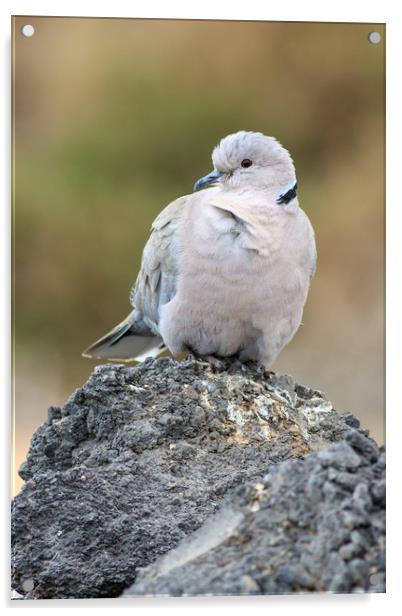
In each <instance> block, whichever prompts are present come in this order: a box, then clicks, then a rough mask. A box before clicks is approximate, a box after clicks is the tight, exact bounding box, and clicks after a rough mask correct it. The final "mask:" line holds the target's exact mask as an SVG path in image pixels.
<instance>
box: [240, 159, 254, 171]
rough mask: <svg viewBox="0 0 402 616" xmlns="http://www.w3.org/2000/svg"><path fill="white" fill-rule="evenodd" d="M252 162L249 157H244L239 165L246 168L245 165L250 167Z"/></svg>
mask: <svg viewBox="0 0 402 616" xmlns="http://www.w3.org/2000/svg"><path fill="white" fill-rule="evenodd" d="M252 164H253V161H252V160H250V159H249V158H245V159H244V160H242V161H241V166H242V167H244V168H245V169H247V167H251V165H252Z"/></svg>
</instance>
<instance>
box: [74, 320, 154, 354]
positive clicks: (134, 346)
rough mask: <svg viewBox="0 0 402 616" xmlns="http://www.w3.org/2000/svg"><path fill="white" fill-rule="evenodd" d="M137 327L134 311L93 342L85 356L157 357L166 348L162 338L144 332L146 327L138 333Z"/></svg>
mask: <svg viewBox="0 0 402 616" xmlns="http://www.w3.org/2000/svg"><path fill="white" fill-rule="evenodd" d="M135 329H136V327H135V319H134V313H131V314H130V315H129V316H128V317H127V318H126V319H124V321H122V322H121V323H119V325H117V326H116V327H114V328H113V329H112V330H111V331H110V332H108V333H107V334H106V335H105V336H102V338H99V340H97V341H96V342H94V343H93V344H91V346H90V347H88V348H87V349H86V350H85V351H84V352H83V353H82V355H83V357H90V358H96V359H117V360H123V361H127V360H130V359H137V361H142V360H143V359H145V357H148V356H151V357H156V356H157V355H159V353H161V352H162V351H163V350H164V349H165V345H164V343H163V341H162V338H160V337H159V336H154V335H153V334H152V333H151V332H149V334H148V333H146V331H145V332H144V327H141V333H138V334H136V333H135Z"/></svg>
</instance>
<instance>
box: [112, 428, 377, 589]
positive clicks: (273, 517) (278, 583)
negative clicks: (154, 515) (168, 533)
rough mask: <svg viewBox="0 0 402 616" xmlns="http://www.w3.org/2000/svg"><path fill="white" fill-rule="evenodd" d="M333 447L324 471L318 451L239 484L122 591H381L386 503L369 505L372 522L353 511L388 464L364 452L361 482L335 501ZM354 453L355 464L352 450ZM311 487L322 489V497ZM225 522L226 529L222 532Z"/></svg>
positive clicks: (338, 450)
mask: <svg viewBox="0 0 402 616" xmlns="http://www.w3.org/2000/svg"><path fill="white" fill-rule="evenodd" d="M365 438H367V436H366V437H365ZM356 442H357V440H356ZM359 443H360V441H359ZM360 444H361V443H360ZM348 447H349V446H348ZM330 449H331V455H330V456H328V457H326V458H325V465H324V467H323V465H322V453H311V454H309V455H307V456H306V457H305V458H304V460H302V461H301V460H293V461H286V462H283V463H281V464H277V465H272V466H271V468H270V471H269V473H268V474H267V475H266V476H265V477H264V478H263V479H262V480H260V481H259V482H257V483H255V482H248V483H247V484H245V485H243V486H241V487H239V488H237V489H236V490H235V491H233V492H232V493H231V494H229V495H228V496H227V497H226V499H225V501H224V503H223V505H222V506H221V508H220V510H219V512H217V513H216V514H215V515H213V516H210V518H209V520H208V525H204V526H202V527H201V528H200V529H198V530H197V531H196V532H195V533H194V534H193V535H192V536H190V537H188V538H186V539H184V540H183V541H182V542H181V543H180V544H179V546H178V547H177V548H176V549H175V550H173V551H171V552H170V553H169V554H168V555H167V556H166V557H163V558H161V559H159V560H158V561H157V562H156V563H154V564H151V565H149V566H148V567H147V568H145V569H142V570H141V571H139V573H138V576H137V579H136V581H135V583H134V584H133V586H132V587H131V588H130V589H128V590H126V591H125V593H124V595H125V596H139V595H174V596H177V595H203V594H207V593H214V594H225V595H233V594H241V592H242V591H241V589H242V588H244V586H243V585H242V584H243V582H242V580H245V579H252V580H253V582H254V584H255V585H256V586H258V588H259V590H256V588H255V587H253V589H252V590H251V586H250V591H249V592H250V593H251V592H252V593H253V594H278V593H291V592H296V593H297V592H311V591H328V592H334V593H349V592H385V558H384V541H385V536H384V530H383V528H379V527H380V526H381V524H380V525H379V524H376V522H378V521H379V520H381V521H383V520H384V519H385V512H384V507H383V504H380V503H372V504H371V510H370V518H369V519H366V518H362V517H361V516H360V515H359V514H358V513H357V514H355V513H353V511H354V508H355V506H356V498H357V499H358V501H359V503H360V500H361V499H363V502H364V503H365V504H366V497H367V495H368V494H369V486H370V484H371V482H372V480H373V478H374V477H378V475H379V473H382V472H383V468H380V466H381V465H378V464H376V462H375V460H376V459H377V456H376V457H374V456H373V455H372V453H373V449H372V448H371V447H367V448H360V447H359V448H358V450H357V451H355V454H356V456H357V457H358V458H359V464H354V466H355V467H356V469H359V473H360V474H359V483H358V485H357V487H356V488H354V487H353V485H349V483H348V482H346V484H344V486H345V487H344V489H343V490H342V491H337V492H336V497H334V493H328V491H326V489H325V488H326V486H327V483H328V482H327V481H326V478H327V477H328V476H331V477H332V479H333V480H336V473H337V472H341V473H342V472H343V471H339V470H338V468H339V456H341V454H342V453H343V452H345V446H344V443H343V442H341V443H338V444H335V445H333V446H331V448H330ZM378 453H379V451H378V449H377V454H378ZM348 457H349V459H350V458H351V459H353V460H354V457H353V456H352V457H351V454H350V452H348ZM330 460H331V461H332V466H328V464H330V463H331V462H330ZM312 483H313V484H314V486H315V490H320V489H321V498H320V499H317V497H316V493H315V490H311V489H310V487H311V485H312ZM367 500H368V499H367ZM359 506H360V505H359ZM350 521H352V522H353V523H352V524H345V522H350ZM225 523H226V525H227V528H228V529H229V528H230V530H228V531H227V533H226V534H223V533H222V531H221V529H222V528H223V527H224V526H225ZM356 527H357V528H358V529H357V528H356ZM351 529H353V530H351ZM212 536H214V537H215V541H214V543H213V545H208V542H207V540H208V538H210V537H212ZM203 540H205V543H204V549H203V550H200V547H199V546H200V545H201V546H202V545H203ZM195 543H196V544H197V546H198V549H197V550H194V545H195ZM245 592H247V591H245Z"/></svg>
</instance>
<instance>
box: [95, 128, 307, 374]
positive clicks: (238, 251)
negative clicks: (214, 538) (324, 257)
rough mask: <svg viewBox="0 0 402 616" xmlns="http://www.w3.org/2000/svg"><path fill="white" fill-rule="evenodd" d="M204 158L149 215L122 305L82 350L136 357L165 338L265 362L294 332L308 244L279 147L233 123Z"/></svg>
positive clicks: (155, 349) (169, 343)
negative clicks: (202, 170) (127, 306)
mask: <svg viewBox="0 0 402 616" xmlns="http://www.w3.org/2000/svg"><path fill="white" fill-rule="evenodd" d="M212 162H213V165H214V170H213V171H212V172H211V173H210V174H209V175H207V176H205V177H203V178H201V179H200V180H198V182H196V184H195V185H194V192H193V193H192V194H190V195H186V196H184V197H180V198H179V199H177V200H176V201H173V202H172V203H171V204H170V205H168V206H167V207H166V208H165V209H164V210H163V211H162V212H161V213H160V214H159V216H158V217H157V218H156V220H155V221H154V223H153V225H152V232H151V236H150V238H149V240H148V242H147V244H146V246H145V248H144V252H143V255H142V262H141V269H140V272H139V274H138V277H137V280H136V283H135V285H134V286H133V288H132V290H131V293H130V303H131V305H132V307H133V310H132V312H131V313H130V314H129V316H128V317H127V318H126V319H125V320H124V321H122V322H121V323H120V324H119V325H117V327H115V328H114V329H113V330H112V331H111V332H109V333H108V334H106V335H105V336H103V338H101V339H100V340H98V341H97V342H95V343H94V344H93V345H92V346H90V347H89V348H88V349H87V350H86V351H85V352H84V356H86V357H96V358H108V359H123V360H127V359H139V358H140V357H144V356H148V355H151V356H152V355H153V356H155V355H157V354H158V353H159V352H160V351H161V350H162V348H165V347H167V348H168V349H169V350H170V352H171V353H173V354H176V353H181V352H191V353H193V354H195V355H197V356H204V357H206V358H208V359H211V360H213V359H214V358H215V359H217V358H223V357H228V356H235V357H236V358H237V359H239V360H240V361H247V360H254V361H258V362H260V363H262V364H263V365H265V366H266V367H268V366H270V365H271V364H272V363H273V362H274V361H275V359H276V358H277V356H278V355H279V353H280V351H281V350H282V349H283V347H284V346H285V345H286V344H287V343H288V342H289V341H290V340H291V338H292V337H293V336H294V334H295V332H296V331H297V329H298V327H299V325H300V322H301V318H302V312H303V307H304V304H305V301H306V298H307V293H308V289H309V285H310V280H311V278H312V277H313V275H314V272H315V265H316V248H315V241H314V231H313V228H312V226H311V223H310V221H309V219H308V218H307V216H306V214H305V213H304V212H303V210H302V209H301V208H300V207H299V204H298V200H297V195H296V190H297V182H296V175H295V169H294V165H293V161H292V159H291V157H290V155H289V152H288V151H287V150H286V149H285V148H284V147H283V146H282V145H281V144H280V143H279V142H278V141H277V140H276V139H274V138H273V137H267V136H265V135H263V134H262V133H257V132H249V131H239V132H237V133H235V134H233V135H228V136H227V137H224V138H223V139H222V140H221V141H220V143H219V144H218V145H217V146H216V147H215V149H214V150H213V153H212ZM204 187H208V188H207V189H206V190H201V191H200V189H202V188H204Z"/></svg>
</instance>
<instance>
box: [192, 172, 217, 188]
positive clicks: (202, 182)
mask: <svg viewBox="0 0 402 616" xmlns="http://www.w3.org/2000/svg"><path fill="white" fill-rule="evenodd" d="M221 175H222V173H221V172H220V171H217V170H216V169H214V170H213V171H211V173H208V175H206V176H204V177H203V178H201V179H199V180H197V182H196V183H195V184H194V187H193V192H196V191H197V190H200V188H204V186H208V185H212V184H216V183H217V181H218V180H219V178H220V177H221Z"/></svg>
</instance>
